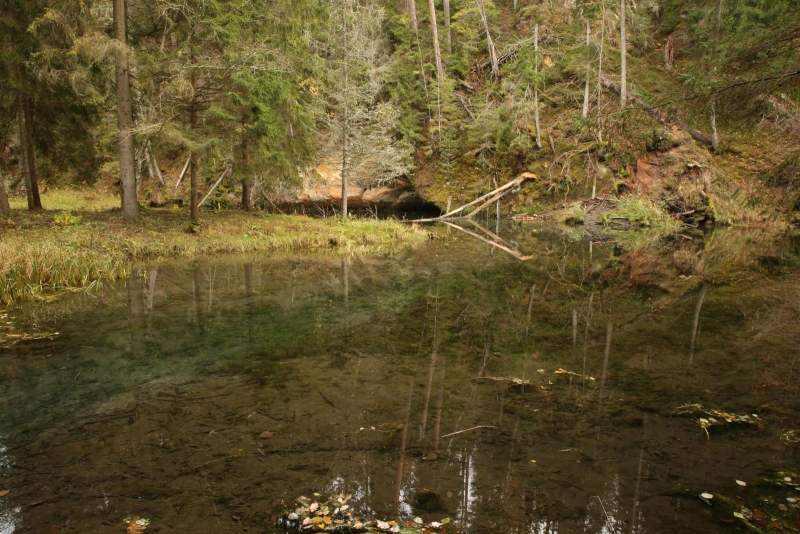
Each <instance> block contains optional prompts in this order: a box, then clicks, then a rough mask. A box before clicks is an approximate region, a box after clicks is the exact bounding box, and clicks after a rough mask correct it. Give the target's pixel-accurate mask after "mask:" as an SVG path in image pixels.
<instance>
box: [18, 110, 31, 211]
mask: <svg viewBox="0 0 800 534" xmlns="http://www.w3.org/2000/svg"><path fill="white" fill-rule="evenodd" d="M23 108H24V106H23V104H22V97H21V96H19V97H17V126H18V127H19V172H20V174H21V175H22V180H21V182H22V183H23V184H25V194H26V195H27V197H28V209H29V210H32V209H34V204H33V193H32V192H31V175H30V172H29V171H28V148H27V145H28V142H27V137H28V134H27V133H26V130H25V111H24V109H23Z"/></svg>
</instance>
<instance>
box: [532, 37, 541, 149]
mask: <svg viewBox="0 0 800 534" xmlns="http://www.w3.org/2000/svg"><path fill="white" fill-rule="evenodd" d="M533 51H534V60H533V61H534V70H535V71H536V75H537V78H538V75H539V25H538V24H537V25H536V26H534V27H533ZM533 124H534V125H535V126H536V147H537V148H538V149H539V150H541V149H542V128H541V127H540V125H539V81H538V80H537V81H536V87H534V88H533Z"/></svg>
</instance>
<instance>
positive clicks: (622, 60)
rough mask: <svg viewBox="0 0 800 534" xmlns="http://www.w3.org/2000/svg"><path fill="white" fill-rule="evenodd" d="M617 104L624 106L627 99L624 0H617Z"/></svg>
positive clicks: (626, 48)
mask: <svg viewBox="0 0 800 534" xmlns="http://www.w3.org/2000/svg"><path fill="white" fill-rule="evenodd" d="M619 72H620V84H619V105H620V106H622V107H625V102H626V101H627V100H628V82H627V78H628V44H627V30H626V24H625V0H620V2H619Z"/></svg>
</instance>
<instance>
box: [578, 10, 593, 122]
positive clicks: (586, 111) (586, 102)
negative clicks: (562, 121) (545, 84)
mask: <svg viewBox="0 0 800 534" xmlns="http://www.w3.org/2000/svg"><path fill="white" fill-rule="evenodd" d="M590 35H591V28H590V26H589V19H586V53H587V56H588V54H589V45H590V42H589V37H590ZM591 72H592V60H591V57H590V56H588V57H587V58H586V86H585V87H584V89H583V109H582V110H581V117H583V118H584V119H585V118H586V117H588V116H589V78H590V77H591Z"/></svg>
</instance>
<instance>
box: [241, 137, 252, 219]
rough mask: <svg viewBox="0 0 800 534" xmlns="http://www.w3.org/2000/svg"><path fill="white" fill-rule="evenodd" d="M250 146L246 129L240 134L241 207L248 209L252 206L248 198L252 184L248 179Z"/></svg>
mask: <svg viewBox="0 0 800 534" xmlns="http://www.w3.org/2000/svg"><path fill="white" fill-rule="evenodd" d="M249 152H250V146H249V143H248V139H247V131H245V132H244V134H242V167H243V168H244V175H243V177H242V209H244V211H250V208H251V207H252V200H251V199H250V192H251V190H252V184H251V183H250V180H249V175H250V153H249Z"/></svg>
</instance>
